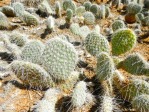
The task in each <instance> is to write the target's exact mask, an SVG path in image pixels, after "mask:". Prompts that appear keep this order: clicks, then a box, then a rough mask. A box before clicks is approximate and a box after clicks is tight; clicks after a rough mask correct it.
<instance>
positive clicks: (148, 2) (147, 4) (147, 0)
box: [144, 0, 149, 9]
mask: <svg viewBox="0 0 149 112" xmlns="http://www.w3.org/2000/svg"><path fill="white" fill-rule="evenodd" d="M144 7H145V8H147V9H149V0H144Z"/></svg>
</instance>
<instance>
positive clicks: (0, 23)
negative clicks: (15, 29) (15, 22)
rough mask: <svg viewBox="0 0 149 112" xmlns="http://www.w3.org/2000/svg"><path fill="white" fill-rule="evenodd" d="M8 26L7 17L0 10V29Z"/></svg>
mask: <svg viewBox="0 0 149 112" xmlns="http://www.w3.org/2000/svg"><path fill="white" fill-rule="evenodd" d="M9 26H10V24H9V21H8V18H7V17H6V16H5V15H4V14H3V13H2V12H0V30H5V29H8V28H9Z"/></svg>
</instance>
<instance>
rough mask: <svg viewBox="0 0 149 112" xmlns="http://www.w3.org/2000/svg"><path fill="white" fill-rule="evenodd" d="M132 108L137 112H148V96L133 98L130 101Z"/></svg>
mask: <svg viewBox="0 0 149 112" xmlns="http://www.w3.org/2000/svg"><path fill="white" fill-rule="evenodd" d="M132 106H133V107H134V108H135V109H136V110H137V111H138V112H149V95H147V94H142V95H140V96H137V97H135V98H134V99H133V101H132Z"/></svg>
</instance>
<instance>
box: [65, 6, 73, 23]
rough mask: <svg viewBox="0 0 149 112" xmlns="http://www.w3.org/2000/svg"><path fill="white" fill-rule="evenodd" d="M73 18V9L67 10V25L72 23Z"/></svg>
mask: <svg viewBox="0 0 149 112" xmlns="http://www.w3.org/2000/svg"><path fill="white" fill-rule="evenodd" d="M72 17H73V11H72V10H71V9H67V12H66V18H65V20H66V23H67V24H70V23H71V19H72Z"/></svg>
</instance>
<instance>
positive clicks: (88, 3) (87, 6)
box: [83, 1, 92, 11]
mask: <svg viewBox="0 0 149 112" xmlns="http://www.w3.org/2000/svg"><path fill="white" fill-rule="evenodd" d="M83 6H84V7H85V10H86V11H90V7H91V6H92V3H91V2H89V1H87V2H84V4H83Z"/></svg>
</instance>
